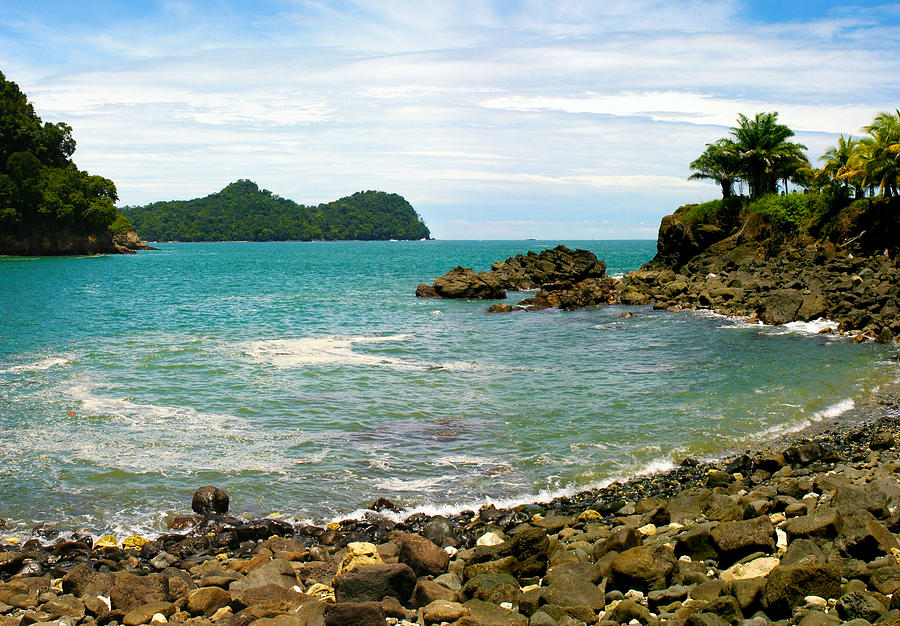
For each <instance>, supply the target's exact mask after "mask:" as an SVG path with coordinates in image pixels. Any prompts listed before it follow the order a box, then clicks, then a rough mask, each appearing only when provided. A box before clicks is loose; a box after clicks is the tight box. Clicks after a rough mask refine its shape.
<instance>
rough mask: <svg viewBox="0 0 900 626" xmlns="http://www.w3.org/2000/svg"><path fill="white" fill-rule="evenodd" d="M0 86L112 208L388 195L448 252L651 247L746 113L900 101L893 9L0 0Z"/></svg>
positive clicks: (817, 126) (709, 189)
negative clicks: (571, 243)
mask: <svg viewBox="0 0 900 626" xmlns="http://www.w3.org/2000/svg"><path fill="white" fill-rule="evenodd" d="M0 15H2V16H3V17H2V18H0V71H2V72H3V73H4V74H5V76H6V78H7V79H8V80H12V81H15V82H16V83H18V84H19V86H20V88H21V89H22V90H23V91H24V92H25V93H26V94H27V95H28V97H29V100H30V101H31V102H32V103H33V104H34V106H35V109H36V111H37V113H38V114H39V115H40V116H41V117H42V118H43V119H44V120H45V121H53V122H57V121H64V122H67V123H68V124H70V125H71V126H72V127H73V128H74V136H75V139H76V141H77V151H76V153H75V155H74V159H75V162H76V163H77V164H78V166H79V167H80V168H82V169H86V170H88V171H90V172H91V173H92V174H100V175H103V176H106V177H108V178H111V179H112V180H113V181H114V182H115V183H116V185H117V187H118V191H119V197H120V205H126V204H145V203H148V202H152V201H156V200H172V199H189V198H196V197H201V196H205V195H208V194H210V193H213V192H215V191H218V190H219V189H221V188H223V187H224V186H225V185H227V184H228V183H230V182H233V181H235V180H238V179H241V178H249V179H251V180H254V181H255V182H257V183H258V184H259V185H260V186H261V187H263V188H266V189H269V190H271V191H273V192H274V193H277V194H278V195H280V196H283V197H286V198H291V199H292V200H296V201H297V202H300V203H303V204H316V203H319V202H326V201H330V200H334V199H337V198H339V197H342V196H346V195H350V194H352V193H353V192H355V191H360V190H367V189H378V190H382V191H387V192H391V193H399V194H401V195H403V196H404V197H406V198H407V199H408V200H409V201H410V202H411V203H412V204H413V206H414V207H415V208H416V210H417V211H418V212H419V214H420V215H421V216H422V218H423V219H424V220H425V223H426V224H427V225H428V226H429V228H430V229H431V231H432V235H433V236H434V237H436V238H439V239H524V238H532V237H533V238H538V239H653V238H655V237H656V233H657V228H658V225H659V220H660V218H661V217H662V216H663V215H666V214H668V213H671V212H672V211H673V210H674V209H675V208H676V207H678V206H680V205H682V204H686V203H694V202H702V201H706V200H712V199H715V198H716V197H719V195H720V194H719V190H718V187H717V186H716V185H715V184H711V183H705V182H697V181H688V180H687V177H688V176H689V175H690V169H689V167H688V164H689V163H690V162H691V161H692V160H693V159H694V158H696V157H697V156H698V155H699V154H700V153H701V152H702V151H703V149H704V147H705V144H707V143H709V142H712V141H715V140H716V139H717V138H719V137H723V136H725V135H727V134H728V132H729V128H730V127H731V126H733V125H734V124H735V120H736V117H737V114H738V113H744V114H746V115H748V116H752V115H753V114H755V113H757V112H763V111H777V112H778V113H779V121H780V122H782V123H785V124H787V125H788V126H790V127H791V128H793V129H794V130H795V131H796V133H797V135H796V137H795V141H799V142H801V143H803V144H805V145H807V146H808V147H809V151H808V156H809V157H810V159H811V160H812V161H814V162H815V161H816V160H817V159H818V157H819V156H820V155H821V154H822V153H823V152H824V151H825V150H827V149H828V148H829V147H830V146H831V145H833V144H834V143H835V142H836V140H837V138H838V136H839V135H840V134H841V133H843V134H845V135H847V134H854V135H856V136H858V135H859V134H860V129H861V127H862V126H864V125H865V124H867V123H869V122H870V121H871V120H872V118H873V117H874V115H875V114H876V113H878V112H880V111H892V110H894V109H895V108H897V107H898V106H900V80H898V77H900V54H898V51H900V2H877V1H875V2H856V3H854V2H830V1H812V0H791V1H784V0H761V1H751V0H714V1H706V0H684V1H681V2H674V1H663V0H617V1H616V2H604V1H600V0H581V1H570V0H553V1H546V2H545V1H539V0H522V1H514V0H493V1H491V0H460V1H456V2H452V1H451V2H448V1H447V0H377V1H375V0H367V1H354V0H336V1H333V2H328V1H324V0H321V1H315V0H262V1H257V2H245V1H242V0H202V1H200V0H198V1H191V0H161V1H158V2H150V1H148V2H138V1H126V2H123V1H121V0H115V1H100V0H80V1H78V2H74V1H62V0H47V1H45V0H30V1H29V2H22V1H21V0H0Z"/></svg>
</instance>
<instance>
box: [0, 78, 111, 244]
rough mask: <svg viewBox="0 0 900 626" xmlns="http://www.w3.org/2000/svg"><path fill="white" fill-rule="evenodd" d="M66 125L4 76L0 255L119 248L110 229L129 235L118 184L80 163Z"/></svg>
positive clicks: (0, 128)
mask: <svg viewBox="0 0 900 626" xmlns="http://www.w3.org/2000/svg"><path fill="white" fill-rule="evenodd" d="M74 152H75V140H74V139H73V138H72V128H71V127H70V126H69V125H68V124H65V123H63V122H57V123H52V122H45V121H43V120H42V119H41V118H40V117H39V116H38V115H37V114H36V113H35V111H34V106H33V105H32V104H31V103H30V102H29V101H28V98H27V96H26V95H25V94H24V93H22V91H21V90H20V89H19V86H18V85H17V84H16V83H14V82H12V81H9V80H7V79H6V77H5V76H4V75H3V73H2V72H0V254H84V253H87V252H102V251H115V246H114V245H113V242H112V233H111V232H110V230H127V228H128V224H127V221H126V220H124V219H123V218H122V217H121V216H119V214H118V212H117V211H116V207H115V201H116V199H117V195H116V186H115V184H113V182H112V181H111V180H109V179H108V178H103V177H102V176H96V175H90V174H88V173H87V172H85V171H83V170H80V169H78V167H76V165H75V163H74V162H73V161H72V154H73V153H74Z"/></svg>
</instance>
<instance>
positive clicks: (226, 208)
mask: <svg viewBox="0 0 900 626" xmlns="http://www.w3.org/2000/svg"><path fill="white" fill-rule="evenodd" d="M122 213H123V214H125V216H127V217H128V219H129V220H130V221H131V223H132V224H133V225H134V229H135V231H137V233H138V235H140V237H141V238H142V239H147V240H151V241H154V240H155V241H310V240H341V239H351V240H386V239H423V238H427V237H429V236H430V234H429V231H428V227H427V226H425V224H424V222H422V219H421V218H420V217H419V215H418V214H417V213H416V211H415V209H413V207H412V206H411V205H410V204H409V202H407V201H406V200H405V199H404V198H403V197H402V196H400V195H397V194H389V193H385V192H382V191H361V192H357V193H355V194H353V195H352V196H348V197H346V198H341V199H340V200H335V201H334V202H328V203H325V204H319V205H318V206H304V205H302V204H297V203H296V202H294V201H293V200H288V199H287V198H282V197H280V196H278V195H276V194H274V193H272V192H271V191H268V190H266V189H260V188H259V187H258V186H257V185H256V183H254V182H253V181H250V180H239V181H237V182H234V183H231V184H230V185H228V186H227V187H225V188H224V189H222V191H219V192H217V193H214V194H210V195H208V196H206V197H204V198H196V199H194V200H174V201H168V202H154V203H152V204H148V205H145V206H126V207H123V208H122Z"/></svg>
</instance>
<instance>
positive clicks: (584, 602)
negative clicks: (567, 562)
mask: <svg viewBox="0 0 900 626" xmlns="http://www.w3.org/2000/svg"><path fill="white" fill-rule="evenodd" d="M541 601H542V602H544V603H546V604H555V605H557V606H562V607H576V606H586V607H588V608H589V609H590V610H591V611H594V612H596V611H600V610H602V609H603V607H604V606H605V605H606V594H605V592H604V590H603V589H601V588H600V587H598V586H597V585H595V584H593V583H592V582H590V581H589V580H585V579H584V578H582V577H580V576H578V575H577V573H576V572H575V570H570V571H569V572H565V573H562V574H557V575H556V576H554V577H553V579H552V581H551V582H550V583H549V584H548V585H547V587H546V588H545V589H542V590H541Z"/></svg>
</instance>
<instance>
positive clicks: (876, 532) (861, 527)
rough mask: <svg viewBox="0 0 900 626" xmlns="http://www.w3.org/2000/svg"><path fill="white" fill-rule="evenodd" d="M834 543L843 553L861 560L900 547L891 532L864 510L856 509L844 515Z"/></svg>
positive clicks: (887, 552) (870, 558) (869, 558)
mask: <svg viewBox="0 0 900 626" xmlns="http://www.w3.org/2000/svg"><path fill="white" fill-rule="evenodd" d="M834 543H835V548H836V549H838V550H839V551H840V552H842V553H843V554H845V555H847V556H850V557H853V558H856V559H860V560H862V561H871V560H874V559H876V558H878V557H879V556H882V555H884V554H890V552H891V550H894V549H900V543H898V541H897V538H896V537H895V536H894V535H893V533H891V531H890V530H888V529H887V527H886V526H885V525H884V524H882V523H881V522H879V521H878V520H876V519H875V517H874V516H873V515H872V514H871V513H869V512H868V511H866V510H857V511H854V512H852V513H848V514H847V515H846V516H845V517H844V525H843V527H842V528H841V532H840V535H839V536H838V538H837V539H835V542H834Z"/></svg>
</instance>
